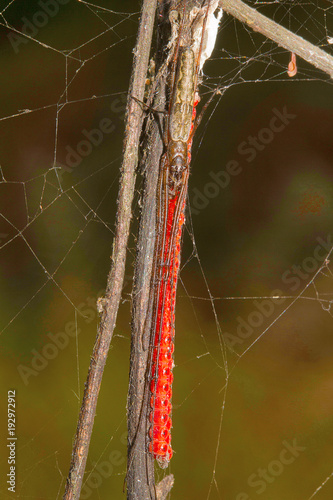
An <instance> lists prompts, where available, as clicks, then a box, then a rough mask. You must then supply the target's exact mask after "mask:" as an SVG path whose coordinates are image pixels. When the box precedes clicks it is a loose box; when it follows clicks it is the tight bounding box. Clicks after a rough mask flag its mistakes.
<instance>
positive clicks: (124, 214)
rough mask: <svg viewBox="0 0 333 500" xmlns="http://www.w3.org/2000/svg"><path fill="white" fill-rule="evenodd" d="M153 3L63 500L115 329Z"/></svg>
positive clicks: (73, 486) (76, 493)
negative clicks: (109, 256) (108, 263)
mask: <svg viewBox="0 0 333 500" xmlns="http://www.w3.org/2000/svg"><path fill="white" fill-rule="evenodd" d="M156 1H157V0H144V2H143V7H142V15H141V21H140V26H139V33H138V39H137V45H136V48H135V51H134V61H133V72H132V77H131V83H130V88H129V95H128V101H127V114H126V128H125V139H124V158H123V164H122V171H121V180H120V189H119V195H118V211H117V220H116V234H115V239H114V243H113V252H112V264H111V270H110V273H109V276H108V280H107V288H106V296H105V299H103V301H102V302H101V304H100V305H101V320H100V325H99V331H98V334H97V338H96V342H95V346H94V349H93V354H92V357H91V362H90V366H89V371H88V376H87V380H86V383H85V390H84V395H83V401H82V405H81V409H80V415H79V420H78V425H77V430H76V435H75V440H74V446H73V452H72V460H71V465H70V470H69V474H68V478H67V482H66V489H65V494H64V497H63V498H64V499H66V500H69V499H75V500H79V497H80V491H81V487H82V481H83V475H84V470H85V466H86V461H87V456H88V451H89V444H90V438H91V433H92V428H93V423H94V418H95V413H96V406H97V399H98V393H99V389H100V385H101V381H102V375H103V371H104V366H105V362H106V358H107V354H108V350H109V346H110V342H111V339H112V334H113V330H114V327H115V322H116V317H117V312H118V307H119V302H120V298H121V290H122V287H123V279H124V272H125V260H126V249H127V241H128V235H129V227H130V220H131V206H132V199H133V193H134V184H135V168H136V165H137V157H138V145H139V137H140V133H141V126H142V119H143V112H142V109H141V106H140V105H139V104H138V102H137V101H136V100H134V99H133V98H132V97H135V98H136V99H137V100H140V101H142V100H143V96H144V88H145V81H146V74H147V67H148V60H149V54H150V46H151V39H152V32H153V25H154V16H155V9H156Z"/></svg>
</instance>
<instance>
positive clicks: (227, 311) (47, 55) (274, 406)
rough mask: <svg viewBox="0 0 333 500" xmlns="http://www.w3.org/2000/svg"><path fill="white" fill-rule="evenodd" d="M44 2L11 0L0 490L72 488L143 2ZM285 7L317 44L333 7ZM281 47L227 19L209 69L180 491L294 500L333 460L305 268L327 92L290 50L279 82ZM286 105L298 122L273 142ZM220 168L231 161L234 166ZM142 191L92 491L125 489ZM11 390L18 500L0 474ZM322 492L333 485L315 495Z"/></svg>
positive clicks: (2, 149) (323, 318) (326, 161)
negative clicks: (293, 73) (294, 71)
mask: <svg viewBox="0 0 333 500" xmlns="http://www.w3.org/2000/svg"><path fill="white" fill-rule="evenodd" d="M42 3H43V2H42ZM46 3H47V2H44V3H43V5H44V6H45V4H46ZM50 5H51V4H48V8H49V9H51V10H49V12H51V14H50V13H46V14H45V12H47V11H46V10H45V8H44V9H43V8H42V7H41V3H40V2H20V1H15V2H13V3H11V2H9V1H8V2H3V3H2V7H1V12H2V19H1V37H0V42H1V45H0V47H1V51H0V56H1V67H2V71H1V82H0V85H1V87H0V88H1V121H0V128H1V132H0V142H1V145H0V154H1V156H0V166H1V172H2V177H1V183H0V215H1V218H0V244H1V250H0V259H1V260H0V262H1V297H2V300H1V306H0V315H1V317H0V320H1V325H0V331H1V344H0V345H1V353H0V355H1V365H0V366H1V385H2V390H1V394H2V401H1V412H0V420H1V436H2V439H1V451H0V458H1V469H0V473H1V497H2V498H22V499H23V498H33V499H36V500H44V499H51V498H61V497H62V494H63V490H64V483H65V479H66V476H67V472H68V468H69V463H70V457H71V450H72V439H73V436H74V432H75V429H76V420H77V416H78V411H79V405H80V400H81V396H82V390H83V386H84V381H85V378H86V373H87V368H88V365H89V361H90V356H91V352H92V347H93V344H94V340H95V336H96V331H97V314H96V306H95V304H96V300H97V298H98V297H99V296H101V295H102V294H103V289H104V288H105V283H106V276H107V272H108V270H109V267H110V255H111V250H112V241H113V230H114V217H115V210H116V199H117V190H118V182H119V168H120V161H121V153H122V138H123V118H124V109H125V105H124V103H125V102H126V91H127V88H128V82H129V77H130V72H131V62H132V50H133V47H134V44H135V37H136V31H137V26H138V25H137V23H138V15H137V11H138V10H139V8H140V6H139V3H138V2H136V1H132V0H131V1H129V0H128V1H126V2H120V1H112V2H107V1H101V2H98V6H99V8H97V7H96V6H95V5H94V4H90V3H85V2H76V1H74V0H69V1H67V2H66V1H62V3H60V2H58V3H56V4H54V3H52V5H53V9H54V10H53V11H52V7H51V6H50ZM54 5H56V7H54ZM256 5H257V6H260V5H259V3H256ZM57 7H58V9H57ZM264 7H265V6H264ZM297 7H298V10H296V11H292V10H291V7H290V5H289V4H287V5H286V4H285V3H284V5H283V10H282V11H281V10H279V5H271V6H269V5H268V6H266V8H267V10H266V13H267V14H268V15H272V16H273V17H274V18H276V19H278V20H281V21H282V22H283V23H284V24H285V25H286V26H290V27H291V28H292V29H297V30H298V29H300V32H301V34H303V35H304V36H306V37H307V38H308V39H309V40H311V41H313V42H314V43H316V44H319V45H321V46H323V47H324V48H325V50H329V47H328V45H327V41H326V38H325V36H328V35H329V34H330V32H329V28H330V25H329V22H330V21H331V16H332V10H333V8H332V7H331V6H330V4H328V3H327V2H324V1H323V2H317V3H315V4H313V9H314V10H313V11H311V17H310V18H309V16H308V13H309V12H308V10H307V7H306V3H305V2H298V3H297V5H296V6H295V9H297ZM40 12H44V15H43V14H42V15H41V14H40ZM263 12H265V9H264V10H263ZM45 16H46V17H45ZM316 16H317V17H316ZM309 19H310V20H309ZM6 25H7V26H6ZM36 26H40V27H36ZM302 28H303V31H302ZM22 31H24V32H25V33H26V35H27V36H26V37H22V35H20V34H19V32H22ZM29 37H32V38H34V40H32V39H29ZM289 57H290V55H289V54H288V53H287V52H286V51H284V50H282V49H276V48H275V46H274V44H270V43H266V44H264V38H263V37H260V35H258V34H252V33H251V32H250V31H248V30H246V29H244V28H242V26H241V25H240V24H239V23H235V22H234V21H233V20H232V19H230V18H228V17H227V16H224V19H223V23H222V27H221V31H220V34H219V38H218V43H217V48H216V50H215V52H214V54H213V60H212V61H211V62H209V63H207V65H206V67H205V73H206V77H205V78H204V85H203V87H202V95H203V101H204V99H205V98H207V97H208V96H209V95H211V91H212V90H214V88H216V85H217V84H219V85H221V86H222V87H224V86H225V87H226V91H225V93H224V94H223V96H222V97H217V98H216V99H215V101H214V102H215V103H216V104H217V103H218V106H216V108H215V110H214V113H212V111H208V112H207V113H206V116H205V118H204V121H203V124H202V125H201V126H200V129H199V130H198V133H197V136H196V138H195V140H194V146H193V161H192V165H191V178H190V185H189V205H190V206H191V211H190V210H188V214H187V220H186V229H185V232H184V250H183V255H182V264H183V265H182V270H181V281H180V283H179V288H178V297H177V314H176V316H177V320H176V351H175V365H176V366H175V369H174V377H175V381H174V396H173V405H174V409H173V426H174V427H173V448H174V450H175V453H174V457H173V459H172V462H171V464H170V472H172V473H174V474H175V485H174V488H173V490H172V495H171V498H173V499H200V500H201V499H206V498H209V499H223V500H246V499H251V500H253V499H256V498H264V499H265V500H306V499H309V498H310V497H311V495H312V494H313V492H314V491H315V490H316V489H317V488H318V487H319V486H320V485H321V484H322V482H323V481H324V480H325V479H326V477H328V476H329V475H330V474H331V472H332V466H331V456H332V444H333V443H332V441H333V439H332V431H333V422H332V409H333V398H332V390H333V364H332V355H333V328H332V326H333V321H332V311H331V309H330V305H331V303H330V300H332V298H333V297H332V292H333V275H332V265H331V264H329V263H328V265H327V266H325V268H324V269H323V270H322V271H321V272H319V274H318V275H317V276H316V277H315V279H314V281H313V282H311V280H312V279H313V278H314V276H315V274H316V273H317V271H318V270H319V269H320V266H322V264H323V259H324V258H325V255H326V254H327V253H328V251H329V249H330V247H331V246H332V238H333V236H332V232H333V228H332V227H333V226H332V222H333V215H332V201H333V188H332V178H333V165H332V136H333V122H332V117H333V98H332V86H331V84H330V81H329V80H328V78H327V77H326V76H325V75H323V74H322V73H321V72H319V71H317V70H314V69H313V68H311V67H310V66H309V65H307V64H306V63H304V62H303V61H300V60H298V65H299V74H298V76H297V77H296V79H293V80H291V79H288V77H287V75H286V68H287V65H288V61H289ZM83 63H84V64H83ZM213 108H214V105H213V106H211V108H210V110H212V109H213ZM284 108H286V110H287V113H289V115H293V116H292V117H291V118H289V119H288V123H285V124H284V125H285V126H284V127H281V131H279V132H274V133H273V135H272V132H270V131H269V129H270V124H271V123H272V121H271V120H272V118H273V116H276V114H277V113H279V112H280V113H282V112H283V109H284ZM274 110H275V111H274ZM276 110H277V111H276ZM279 123H280V124H281V123H282V122H281V121H280V122H279ZM251 137H257V138H258V137H259V138H261V140H259V146H260V147H258V148H257V149H256V153H255V155H254V153H253V154H252V155H250V153H246V154H245V153H244V150H245V149H244V148H248V147H249V146H248V143H249V141H252V140H253V139H251ZM84 141H86V142H84ZM239 148H241V149H239ZM259 149H260V150H259ZM252 156H255V157H253V159H251V160H250V157H252ZM248 160H249V161H248ZM230 162H233V165H237V168H238V170H239V173H238V174H237V175H233V176H230V179H229V181H228V180H227V181H226V179H227V177H226V174H225V172H226V171H227V169H228V168H230V167H228V165H230ZM222 172H224V173H222ZM214 179H215V180H214ZM216 179H224V181H225V183H224V184H222V185H221V184H219V183H218V182H217V180H216ZM60 185H61V187H62V190H61V189H60V187H59V186H60ZM140 188H141V182H140V179H139V180H138V185H137V192H136V201H135V204H134V216H133V222H134V226H133V233H132V235H131V241H130V245H129V249H128V266H127V271H126V280H125V286H124V290H123V301H122V304H121V308H120V312H119V316H118V320H117V326H116V330H115V335H114V338H113V342H112V348H111V350H110V354H109V357H108V363H107V366H106V369H105V376H104V379H103V384H102V388H101V392H100V397H99V404H98V408H97V416H96V418H95V427H94V432H93V436H92V443H91V448H90V454H89V458H88V463H87V476H86V482H85V485H84V488H83V490H82V495H81V498H82V499H84V498H91V499H92V500H93V499H102V500H104V499H108V498H115V499H121V498H124V493H123V482H124V478H125V470H126V396H127V384H128V372H129V365H128V363H129V348H130V298H131V286H132V283H131V279H132V278H131V277H132V271H133V264H134V258H135V228H136V227H137V221H138V216H139V203H138V201H139V197H140ZM295 266H296V267H295ZM307 285H309V286H307ZM306 287H307V288H306ZM305 288H306V290H305V291H304V289H305ZM302 292H304V293H303V294H302V296H300V298H299V299H297V300H295V298H296V297H297V296H298V295H299V294H301V293H302ZM272 294H273V295H278V294H279V295H280V296H281V297H284V298H283V299H281V300H280V303H277V300H275V302H274V301H273V300H272V299H271V298H270V297H271V295H272ZM240 325H242V327H240ZM223 339H224V341H225V342H226V343H227V346H228V349H227V364H228V366H227V371H226V359H225V358H224V356H223V347H222V346H223ZM226 387H227V390H226V391H225V388H226ZM10 389H15V391H16V404H17V408H16V411H17V437H18V440H17V464H16V465H17V469H16V474H17V476H16V477H17V485H16V493H15V494H12V493H10V492H8V491H7V485H6V484H5V481H6V474H7V473H8V467H9V466H8V464H7V457H8V448H6V443H7V441H6V438H7V392H8V390H10ZM222 417H223V419H222ZM295 443H296V445H297V446H298V448H297V447H296V448H295ZM292 446H294V448H293V451H290V450H289V451H288V447H289V448H290V447H292ZM284 450H287V451H284ZM287 462H288V463H287ZM168 472H169V471H168ZM157 474H158V477H159V478H162V477H163V474H164V472H162V471H160V470H159V471H157ZM259 476H261V477H259ZM332 495H333V482H332V480H329V481H328V482H327V483H326V484H325V486H323V488H322V489H320V491H319V492H318V493H317V494H316V496H315V498H316V499H318V500H328V499H331V498H332Z"/></svg>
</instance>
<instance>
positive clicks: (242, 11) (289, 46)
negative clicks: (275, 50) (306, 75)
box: [220, 0, 333, 78]
mask: <svg viewBox="0 0 333 500" xmlns="http://www.w3.org/2000/svg"><path fill="white" fill-rule="evenodd" d="M220 5H221V6H222V8H223V10H225V12H227V13H228V14H231V15H232V16H234V17H236V19H238V20H239V21H241V22H242V23H245V24H247V25H248V26H250V28H252V29H253V30H254V31H259V32H260V33H262V34H263V35H265V36H267V38H270V39H271V40H273V41H274V42H276V43H277V44H278V45H280V46H281V47H283V48H284V49H286V50H288V51H289V52H294V53H295V54H297V55H298V56H300V57H301V58H302V59H304V61H307V62H308V63H310V64H312V65H313V66H315V68H318V69H320V70H322V71H324V72H325V73H327V74H328V75H330V77H331V78H333V57H332V56H331V55H330V54H328V53H327V52H325V51H324V50H322V49H320V48H319V47H316V46H315V45H313V44H312V43H310V42H308V41H307V40H305V39H304V38H302V37H300V36H298V35H295V33H293V32H292V31H289V30H287V29H286V28H284V27H283V26H280V24H277V23H276V22H274V21H272V19H269V18H268V17H266V16H264V15H262V14H260V13H259V12H258V11H257V10H256V9H253V8H252V7H249V6H248V5H246V3H244V2H243V1H242V0H220Z"/></svg>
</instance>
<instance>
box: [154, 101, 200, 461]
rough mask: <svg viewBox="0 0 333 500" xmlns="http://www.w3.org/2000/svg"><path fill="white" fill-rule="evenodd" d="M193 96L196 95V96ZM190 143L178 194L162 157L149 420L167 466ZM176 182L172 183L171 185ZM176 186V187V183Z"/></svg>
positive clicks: (160, 458) (156, 450)
mask: <svg viewBox="0 0 333 500" xmlns="http://www.w3.org/2000/svg"><path fill="white" fill-rule="evenodd" d="M193 98H194V96H193ZM197 103H198V100H196V101H195V102H194V103H193V104H192V106H193V109H192V116H191V128H190V132H189V137H190V133H191V131H192V129H193V122H194V119H195V114H196V113H195V106H196V105H197ZM191 144H192V140H191V139H190V138H189V140H188V143H187V145H186V166H187V168H186V172H185V175H184V178H183V180H182V183H181V184H180V188H179V189H177V190H176V194H175V195H174V196H171V197H170V191H171V193H173V189H171V190H170V189H169V188H170V186H168V180H169V183H170V182H171V183H173V181H174V179H170V177H169V179H167V178H168V168H167V167H168V165H167V160H168V157H167V155H165V156H164V157H163V158H162V171H163V170H164V174H165V175H164V176H162V179H161V186H160V200H159V208H158V216H159V215H162V217H161V218H160V219H159V220H158V222H157V224H159V223H161V226H162V227H159V228H157V231H158V243H157V246H158V247H160V249H161V253H160V254H159V255H160V257H159V259H158V262H157V263H156V267H157V268H159V269H158V270H157V274H158V286H157V293H156V297H155V300H156V310H155V325H154V347H153V357H152V371H151V383H150V390H151V393H152V396H151V399H150V407H151V412H150V423H151V424H152V425H151V428H150V432H149V436H150V439H151V443H150V447H149V448H150V452H151V453H153V455H154V458H155V459H157V461H158V463H159V465H160V466H161V467H163V468H165V467H167V465H168V463H169V461H170V459H171V457H172V453H173V452H172V447H171V427H172V420H171V416H170V415H171V410H172V405H171V398H172V382H173V374H172V369H173V352H174V337H175V305H176V289H177V281H178V273H179V266H180V251H181V235H182V228H183V224H184V221H185V214H184V212H185V201H186V196H187V179H188V168H189V164H190V160H191V153H190V150H191ZM172 185H173V184H172ZM173 187H174V188H175V186H173Z"/></svg>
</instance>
